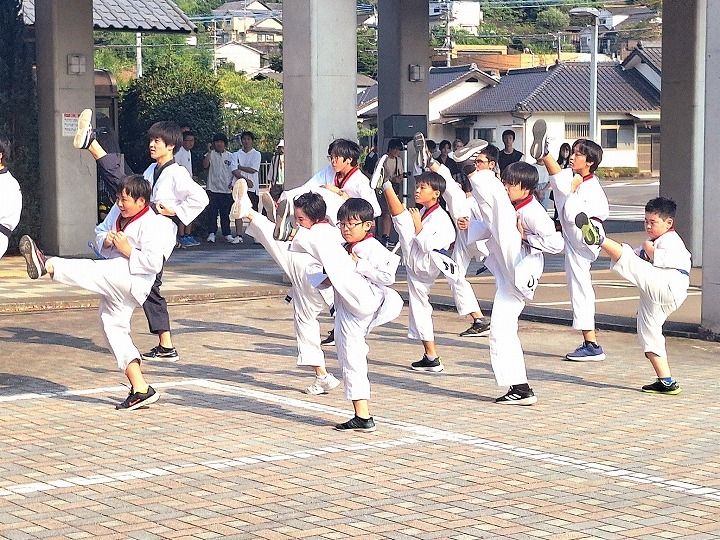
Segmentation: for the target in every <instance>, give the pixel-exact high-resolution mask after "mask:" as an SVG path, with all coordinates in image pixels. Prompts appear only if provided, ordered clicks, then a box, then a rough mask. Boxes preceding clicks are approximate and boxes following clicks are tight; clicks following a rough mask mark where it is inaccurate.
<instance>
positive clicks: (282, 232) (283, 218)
mask: <svg viewBox="0 0 720 540" xmlns="http://www.w3.org/2000/svg"><path fill="white" fill-rule="evenodd" d="M292 229H293V228H292V222H291V221H290V201H288V200H287V199H283V200H282V201H280V202H279V203H278V206H277V211H276V215H275V231H274V232H273V238H275V240H280V241H281V242H285V241H286V240H288V239H289V238H290V234H291V233H292Z"/></svg>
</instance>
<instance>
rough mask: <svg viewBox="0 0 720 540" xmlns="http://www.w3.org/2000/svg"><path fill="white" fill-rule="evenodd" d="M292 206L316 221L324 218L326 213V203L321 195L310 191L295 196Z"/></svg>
mask: <svg viewBox="0 0 720 540" xmlns="http://www.w3.org/2000/svg"><path fill="white" fill-rule="evenodd" d="M293 206H295V208H299V209H300V210H302V211H303V212H305V215H306V216H307V217H309V218H310V219H311V220H312V221H314V222H316V223H317V222H318V221H320V220H323V219H325V215H326V214H327V205H326V204H325V200H324V199H323V198H322V195H320V194H319V193H314V192H312V191H308V192H307V193H303V194H302V195H298V196H297V197H295V200H294V201H293Z"/></svg>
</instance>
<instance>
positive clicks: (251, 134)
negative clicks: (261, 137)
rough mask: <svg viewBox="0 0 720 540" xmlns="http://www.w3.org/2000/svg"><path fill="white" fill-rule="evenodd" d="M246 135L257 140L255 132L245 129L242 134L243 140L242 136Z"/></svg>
mask: <svg viewBox="0 0 720 540" xmlns="http://www.w3.org/2000/svg"><path fill="white" fill-rule="evenodd" d="M246 135H247V136H248V137H250V138H251V139H252V140H253V141H254V140H255V135H254V134H253V132H252V131H243V132H242V133H241V134H240V140H242V138H243V137H245V136H246Z"/></svg>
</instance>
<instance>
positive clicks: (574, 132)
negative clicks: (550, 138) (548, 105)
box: [565, 122, 590, 140]
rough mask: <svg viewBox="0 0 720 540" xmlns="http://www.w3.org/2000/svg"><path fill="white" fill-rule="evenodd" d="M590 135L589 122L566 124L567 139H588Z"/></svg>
mask: <svg viewBox="0 0 720 540" xmlns="http://www.w3.org/2000/svg"><path fill="white" fill-rule="evenodd" d="M589 136H590V124H589V123H576V122H575V123H569V124H567V123H566V124H565V138H566V139H573V140H574V139H587V138H588V137H589Z"/></svg>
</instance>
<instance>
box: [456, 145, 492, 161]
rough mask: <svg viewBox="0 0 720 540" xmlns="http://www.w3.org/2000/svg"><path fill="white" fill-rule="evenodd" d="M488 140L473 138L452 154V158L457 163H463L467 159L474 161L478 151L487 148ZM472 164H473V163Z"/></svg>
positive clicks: (478, 153)
mask: <svg viewBox="0 0 720 540" xmlns="http://www.w3.org/2000/svg"><path fill="white" fill-rule="evenodd" d="M487 145H488V142H487V141H484V140H482V139H474V140H472V141H470V142H469V143H467V144H466V145H465V146H463V147H462V148H461V149H460V150H458V151H456V152H455V153H454V154H453V160H454V161H456V162H457V163H464V162H466V161H468V160H473V161H475V158H477V157H478V156H479V155H480V152H482V151H483V150H485V148H487ZM473 165H475V164H474V163H473Z"/></svg>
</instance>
